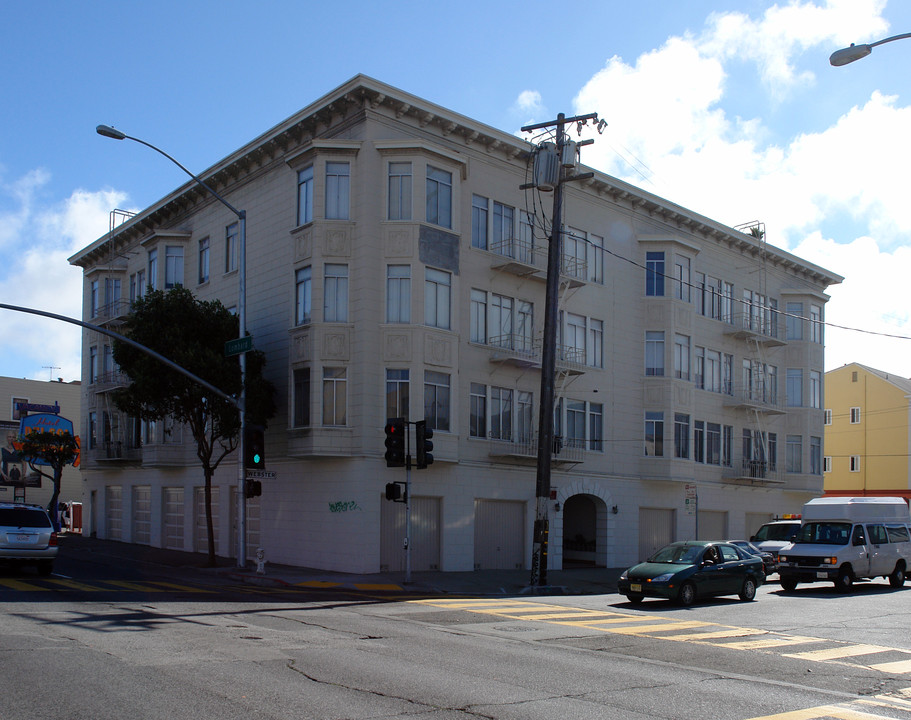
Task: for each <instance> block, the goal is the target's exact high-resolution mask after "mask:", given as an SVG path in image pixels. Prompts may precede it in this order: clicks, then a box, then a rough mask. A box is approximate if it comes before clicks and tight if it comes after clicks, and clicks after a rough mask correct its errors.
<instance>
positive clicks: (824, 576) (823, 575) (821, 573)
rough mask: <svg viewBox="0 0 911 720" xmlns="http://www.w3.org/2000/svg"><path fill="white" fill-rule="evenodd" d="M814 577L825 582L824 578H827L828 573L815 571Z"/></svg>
mask: <svg viewBox="0 0 911 720" xmlns="http://www.w3.org/2000/svg"><path fill="white" fill-rule="evenodd" d="M816 577H818V578H822V579H823V580H825V579H826V578H828V577H829V573H827V572H818V571H817V573H816Z"/></svg>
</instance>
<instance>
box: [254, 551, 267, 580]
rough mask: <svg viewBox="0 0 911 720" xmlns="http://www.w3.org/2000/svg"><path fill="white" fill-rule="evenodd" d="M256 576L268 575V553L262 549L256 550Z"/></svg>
mask: <svg viewBox="0 0 911 720" xmlns="http://www.w3.org/2000/svg"><path fill="white" fill-rule="evenodd" d="M256 574H257V575H265V574H266V551H265V549H263V548H261V547H258V548H256Z"/></svg>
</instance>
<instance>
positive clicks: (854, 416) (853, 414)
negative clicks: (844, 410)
mask: <svg viewBox="0 0 911 720" xmlns="http://www.w3.org/2000/svg"><path fill="white" fill-rule="evenodd" d="M848 417H849V421H848V422H849V423H850V424H851V425H859V424H860V408H859V407H852V408H851V409H850V410H849V411H848Z"/></svg>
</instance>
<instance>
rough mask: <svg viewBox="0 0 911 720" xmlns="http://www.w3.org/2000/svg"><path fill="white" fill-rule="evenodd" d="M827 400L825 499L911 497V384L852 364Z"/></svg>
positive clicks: (829, 385)
mask: <svg viewBox="0 0 911 720" xmlns="http://www.w3.org/2000/svg"><path fill="white" fill-rule="evenodd" d="M825 398H826V411H825V443H826V444H825V452H826V455H825V458H824V463H823V469H824V473H823V475H824V488H825V494H826V495H891V496H898V497H903V498H909V497H911V464H909V462H908V456H909V450H911V380H908V379H906V378H903V377H899V376H897V375H891V374H889V373H886V372H883V371H881V370H874V369H873V368H870V367H866V366H865V365H860V364H858V363H850V364H848V365H845V366H843V367H840V368H838V369H837V370H832V371H830V372H827V373H826V394H825Z"/></svg>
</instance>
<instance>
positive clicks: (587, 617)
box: [522, 610, 610, 622]
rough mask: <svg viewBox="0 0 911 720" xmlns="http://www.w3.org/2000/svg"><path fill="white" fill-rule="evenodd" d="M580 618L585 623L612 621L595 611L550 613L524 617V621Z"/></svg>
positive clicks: (606, 615)
mask: <svg viewBox="0 0 911 720" xmlns="http://www.w3.org/2000/svg"><path fill="white" fill-rule="evenodd" d="M572 618H578V619H579V620H581V621H583V622H597V621H598V620H599V619H601V620H610V617H609V615H608V613H601V612H595V611H594V610H576V611H573V612H569V611H564V612H548V613H542V614H537V613H536V614H534V615H523V616H522V619H523V620H564V619H565V620H569V619H572Z"/></svg>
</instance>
